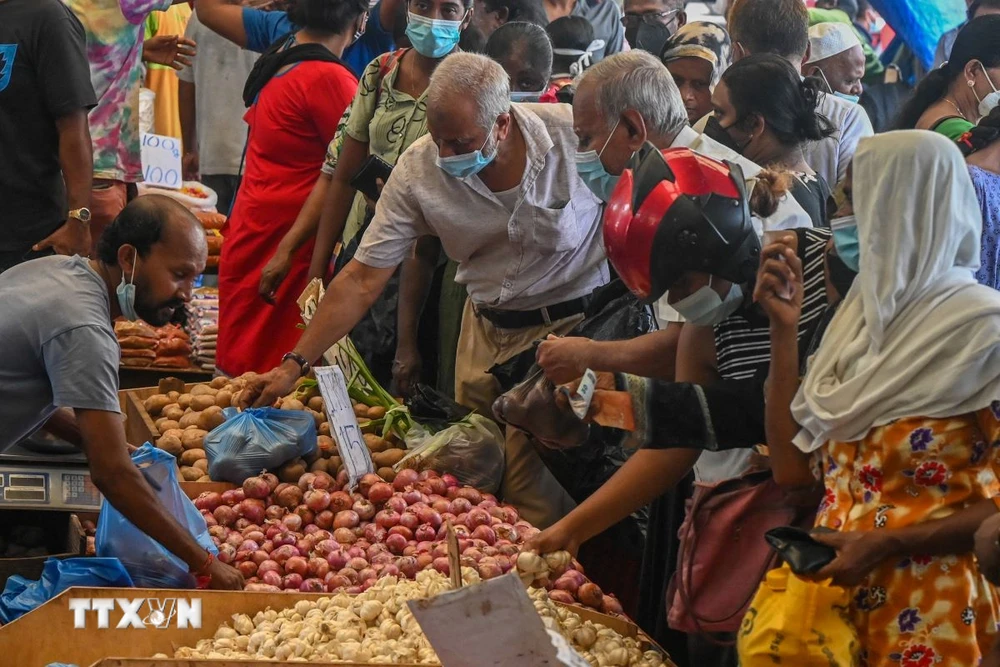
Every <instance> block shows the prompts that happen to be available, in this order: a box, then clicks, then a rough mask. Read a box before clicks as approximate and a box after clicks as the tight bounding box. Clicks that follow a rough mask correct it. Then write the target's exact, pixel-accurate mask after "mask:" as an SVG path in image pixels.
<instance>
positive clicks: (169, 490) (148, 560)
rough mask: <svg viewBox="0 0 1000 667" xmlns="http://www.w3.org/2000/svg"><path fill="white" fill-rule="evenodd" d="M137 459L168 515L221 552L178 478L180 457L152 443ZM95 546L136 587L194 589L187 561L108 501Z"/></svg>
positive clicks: (139, 451) (134, 459) (209, 548)
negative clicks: (114, 561) (119, 565)
mask: <svg viewBox="0 0 1000 667" xmlns="http://www.w3.org/2000/svg"><path fill="white" fill-rule="evenodd" d="M132 462H133V463H135V465H136V467H137V468H139V470H140V471H141V472H142V474H143V476H144V477H145V478H146V481H147V482H148V483H149V485H150V486H151V487H153V490H154V491H155V492H156V497H157V498H158V499H159V501H160V503H161V504H162V505H163V507H164V508H165V509H166V511H167V513H169V514H170V515H171V516H173V517H175V518H176V519H177V520H178V521H179V522H180V524H181V525H182V526H184V527H185V528H186V529H187V530H188V532H190V533H191V535H192V536H193V537H194V538H195V539H196V540H198V543H199V544H200V545H201V546H203V547H204V548H205V549H206V550H207V551H209V552H211V553H212V554H217V553H218V549H216V547H215V544H214V543H213V542H212V537H211V536H210V535H209V534H208V526H207V525H206V524H205V519H204V518H202V516H201V513H200V512H199V511H198V509H197V508H196V507H195V506H194V503H192V502H191V501H190V500H189V499H188V497H187V495H185V493H184V492H183V491H182V490H181V487H180V484H179V483H178V482H177V460H176V459H175V458H174V457H173V455H171V454H168V453H167V452H165V451H163V450H160V449H157V448H155V447H153V446H152V445H151V444H149V443H148V442H147V443H146V444H144V445H143V446H142V447H140V448H139V449H137V450H136V451H135V452H134V453H133V454H132ZM95 547H96V550H97V555H98V557H102V558H103V557H107V558H117V559H119V560H120V561H121V562H122V565H124V566H125V570H126V571H127V572H128V574H129V576H131V577H132V581H134V582H135V585H136V586H140V587H145V588H194V586H195V583H196V582H195V578H194V576H193V575H192V574H191V573H190V572H189V568H188V566H187V564H186V563H185V562H184V561H182V560H181V559H180V558H178V557H177V556H175V555H174V554H172V553H170V552H169V551H168V550H167V549H166V548H165V547H164V546H163V545H161V544H160V543H159V542H157V541H156V540H154V539H153V538H152V537H150V536H149V535H147V534H146V533H144V532H142V531H141V530H139V529H138V528H136V527H135V525H134V524H132V522H131V521H129V520H128V519H126V518H125V517H124V516H123V515H122V513H121V512H119V511H118V510H117V509H115V507H114V506H113V505H111V503H109V502H107V501H104V502H103V503H102V506H101V515H100V518H99V519H98V521H97V535H96V539H95Z"/></svg>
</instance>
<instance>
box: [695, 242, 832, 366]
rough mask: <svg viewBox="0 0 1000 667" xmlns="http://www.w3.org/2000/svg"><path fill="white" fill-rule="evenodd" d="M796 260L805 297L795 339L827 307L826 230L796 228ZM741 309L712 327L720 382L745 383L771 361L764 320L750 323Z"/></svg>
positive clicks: (769, 335) (767, 330)
mask: <svg viewBox="0 0 1000 667" xmlns="http://www.w3.org/2000/svg"><path fill="white" fill-rule="evenodd" d="M795 232H796V234H798V237H799V257H800V258H801V259H802V278H803V280H804V283H805V295H804V299H803V301H802V317H801V318H800V319H799V339H800V341H801V339H802V336H803V335H805V334H806V333H807V332H808V331H809V330H810V328H811V327H812V325H813V324H814V323H815V322H816V320H818V319H819V318H820V317H821V316H822V314H823V310H824V309H825V308H826V306H827V302H826V289H825V278H824V273H823V258H824V255H825V253H826V245H827V242H828V241H829V240H830V236H831V232H830V230H829V229H797V230H795ZM745 315H746V314H745V313H744V312H743V310H741V311H738V312H737V313H736V314H734V315H731V316H729V317H728V318H726V319H725V320H724V321H722V322H721V323H720V324H718V325H716V327H715V350H716V357H717V358H718V369H719V375H720V376H721V377H722V379H723V380H748V379H750V378H753V377H754V376H755V375H757V374H758V373H760V372H761V371H762V370H763V369H765V368H767V366H768V364H769V363H770V360H771V333H770V329H769V327H768V324H767V321H766V319H765V320H763V322H761V323H752V322H750V321H749V320H748V319H747V317H746V316H745Z"/></svg>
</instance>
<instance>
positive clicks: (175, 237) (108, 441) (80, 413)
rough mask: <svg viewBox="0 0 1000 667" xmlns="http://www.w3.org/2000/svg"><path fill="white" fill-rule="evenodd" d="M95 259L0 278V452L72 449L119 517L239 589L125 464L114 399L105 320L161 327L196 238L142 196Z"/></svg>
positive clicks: (53, 261) (159, 202)
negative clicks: (16, 447) (46, 441)
mask: <svg viewBox="0 0 1000 667" xmlns="http://www.w3.org/2000/svg"><path fill="white" fill-rule="evenodd" d="M97 253H98V258H97V259H93V260H88V259H85V258H83V257H79V256H75V257H61V256H59V257H46V258H43V259H36V260H33V261H30V262H25V263H23V264H20V265H18V266H16V267H14V268H13V269H10V270H9V271H7V272H5V273H3V274H2V275H0V303H2V304H3V317H0V425H2V428H0V451H3V450H4V449H6V448H8V447H10V446H11V445H13V444H14V443H16V442H18V441H20V440H21V439H23V438H25V437H27V436H29V435H31V434H32V433H33V432H34V431H36V430H38V429H39V428H42V429H44V430H46V431H49V432H51V433H53V434H55V435H58V436H60V437H62V438H64V439H66V440H69V441H70V442H73V443H74V444H76V445H78V446H80V447H81V448H82V449H83V452H84V454H86V456H87V463H88V465H89V467H90V476H91V479H92V480H93V482H94V485H95V486H96V487H97V488H98V490H100V492H101V494H102V495H103V496H104V498H105V499H106V500H107V501H108V502H109V503H111V504H112V505H113V506H114V507H115V508H116V509H117V510H119V511H120V512H121V513H122V514H123V515H124V516H125V517H126V518H127V519H128V520H129V521H131V522H132V523H133V524H135V525H136V527H138V528H139V529H140V530H143V531H144V532H146V533H148V534H149V536H150V537H152V538H153V539H155V540H156V541H157V542H159V543H160V544H162V545H163V546H164V547H166V548H167V549H169V550H170V551H171V552H173V553H174V554H176V555H177V557H178V558H181V559H182V560H183V561H184V562H185V563H187V564H188V565H189V566H190V568H191V571H192V572H194V573H198V574H202V575H207V576H210V577H211V579H212V581H211V586H212V587H213V588H227V589H240V588H242V586H243V578H242V577H241V576H240V574H239V572H237V571H236V570H235V569H233V568H232V567H230V566H228V565H226V564H224V563H221V562H219V561H216V560H214V559H212V558H211V557H210V556H209V554H208V553H207V552H206V551H205V549H203V548H202V547H201V546H200V545H199V544H198V542H197V541H195V539H194V537H192V536H191V535H190V534H189V533H188V532H187V530H185V529H184V528H183V527H182V526H181V525H180V524H179V523H177V520H176V519H175V518H174V517H173V516H172V515H171V514H170V513H169V512H168V511H167V510H166V509H165V508H164V507H163V506H162V505H161V504H160V503H159V501H158V500H157V498H156V495H155V494H154V493H153V490H152V489H151V488H150V487H149V485H148V484H147V483H146V481H145V480H144V478H143V476H142V475H141V474H140V473H139V471H138V469H137V468H136V467H135V466H134V465H132V462H131V460H130V459H129V455H128V449H127V446H126V442H125V428H124V424H123V422H122V417H121V414H120V409H119V403H118V363H119V358H120V356H121V350H120V349H119V347H118V341H117V339H116V338H115V333H114V327H113V325H112V322H113V321H114V319H115V318H117V317H120V316H125V317H126V318H127V319H130V320H135V319H137V318H139V317H142V318H143V319H145V320H146V321H147V322H149V323H150V324H153V325H155V326H159V325H163V324H166V323H167V322H168V321H169V320H170V318H171V317H172V316H173V314H174V311H176V310H177V309H178V308H180V307H182V306H183V305H184V304H185V303H186V302H187V301H188V300H189V299H190V298H191V289H192V286H193V282H194V279H195V278H196V277H197V276H198V275H199V274H200V273H201V272H202V270H203V269H204V268H205V259H206V256H207V254H208V249H207V247H206V245H205V235H204V231H203V230H202V228H201V225H200V224H199V222H198V220H197V219H196V218H195V217H194V216H193V215H191V213H189V212H188V211H187V209H185V208H184V207H183V206H181V205H180V204H178V203H177V202H175V201H173V200H172V199H169V198H167V197H161V196H157V195H147V196H144V197H138V198H137V199H135V200H134V201H133V202H132V203H130V204H129V205H128V206H126V207H125V209H124V210H123V211H122V212H121V214H120V215H119V216H118V217H117V218H116V219H115V220H114V222H112V223H111V225H109V226H108V227H107V228H106V229H105V231H104V233H103V235H102V236H101V239H100V242H99V244H98V248H97Z"/></svg>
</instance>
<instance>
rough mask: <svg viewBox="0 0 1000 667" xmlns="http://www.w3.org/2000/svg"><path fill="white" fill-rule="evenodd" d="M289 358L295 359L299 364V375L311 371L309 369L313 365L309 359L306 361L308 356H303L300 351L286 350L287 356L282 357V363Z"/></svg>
mask: <svg viewBox="0 0 1000 667" xmlns="http://www.w3.org/2000/svg"><path fill="white" fill-rule="evenodd" d="M289 359H291V360H292V361H294V362H295V363H297V364H298V365H299V377H302V376H303V375H307V374H308V373H309V370H310V369H311V368H312V365H311V364H310V363H309V362H308V361H306V358H305V357H303V356H302V355H301V354H299V353H298V352H286V353H285V356H283V357H282V358H281V363H285V362H286V361H288V360H289Z"/></svg>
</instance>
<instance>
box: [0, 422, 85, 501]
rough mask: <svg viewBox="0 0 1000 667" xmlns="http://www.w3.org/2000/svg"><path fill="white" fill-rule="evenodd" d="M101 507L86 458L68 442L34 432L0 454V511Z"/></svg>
mask: <svg viewBox="0 0 1000 667" xmlns="http://www.w3.org/2000/svg"><path fill="white" fill-rule="evenodd" d="M100 508H101V494H100V492H99V491H98V490H97V487H96V486H94V484H93V482H91V481H90V471H89V470H88V468H87V458H86V457H85V456H84V455H83V452H81V451H80V450H79V449H77V448H76V447H73V446H72V445H70V444H69V443H67V442H64V441H62V440H59V439H57V438H55V437H53V436H51V435H49V434H46V433H36V434H35V435H33V436H31V437H29V438H27V439H26V440H23V441H21V442H19V443H17V444H16V445H14V446H12V447H9V448H7V449H6V450H5V451H3V452H0V510H9V509H44V510H74V511H82V512H97V511H99V510H100Z"/></svg>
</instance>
